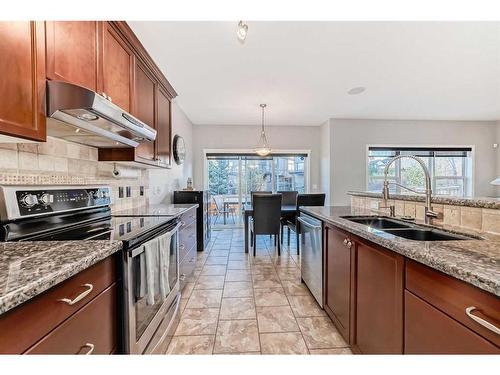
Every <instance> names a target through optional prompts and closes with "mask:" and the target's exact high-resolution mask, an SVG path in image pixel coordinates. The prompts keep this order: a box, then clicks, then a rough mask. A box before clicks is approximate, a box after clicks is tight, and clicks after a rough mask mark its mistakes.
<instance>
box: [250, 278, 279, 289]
mask: <svg viewBox="0 0 500 375" xmlns="http://www.w3.org/2000/svg"><path fill="white" fill-rule="evenodd" d="M253 287H254V288H255V289H262V288H266V289H267V288H279V287H281V282H280V281H279V280H275V279H266V280H254V282H253Z"/></svg>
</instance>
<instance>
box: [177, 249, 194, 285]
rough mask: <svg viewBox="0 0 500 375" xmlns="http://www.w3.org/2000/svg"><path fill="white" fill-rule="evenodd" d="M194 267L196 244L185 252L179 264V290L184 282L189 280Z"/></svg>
mask: <svg viewBox="0 0 500 375" xmlns="http://www.w3.org/2000/svg"><path fill="white" fill-rule="evenodd" d="M195 267H196V246H193V247H192V248H191V250H189V252H188V253H187V254H186V256H185V257H184V259H183V260H182V261H181V264H180V265H179V280H180V287H181V290H182V289H183V288H184V285H186V282H188V281H189V280H190V276H191V275H192V274H193V271H194V268H195Z"/></svg>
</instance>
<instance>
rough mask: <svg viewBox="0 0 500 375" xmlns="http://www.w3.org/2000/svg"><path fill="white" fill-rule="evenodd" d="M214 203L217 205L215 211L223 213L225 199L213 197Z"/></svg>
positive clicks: (217, 196)
mask: <svg viewBox="0 0 500 375" xmlns="http://www.w3.org/2000/svg"><path fill="white" fill-rule="evenodd" d="M212 198H213V200H214V203H215V209H216V210H217V211H219V212H221V211H222V210H223V209H224V208H223V206H224V198H223V197H222V196H220V195H214V196H213V197H212Z"/></svg>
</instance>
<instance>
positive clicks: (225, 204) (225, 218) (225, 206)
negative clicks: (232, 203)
mask: <svg viewBox="0 0 500 375" xmlns="http://www.w3.org/2000/svg"><path fill="white" fill-rule="evenodd" d="M226 221H227V202H224V225H226Z"/></svg>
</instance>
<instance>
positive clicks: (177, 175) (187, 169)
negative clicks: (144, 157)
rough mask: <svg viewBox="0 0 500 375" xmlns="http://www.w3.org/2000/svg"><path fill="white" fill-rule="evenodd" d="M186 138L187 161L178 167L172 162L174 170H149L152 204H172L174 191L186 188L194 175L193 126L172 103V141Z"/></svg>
mask: <svg viewBox="0 0 500 375" xmlns="http://www.w3.org/2000/svg"><path fill="white" fill-rule="evenodd" d="M176 134H178V135H180V136H181V137H183V138H184V142H185V144H186V160H185V161H184V163H183V164H181V165H177V164H176V163H175V161H173V160H172V169H167V170H158V169H150V170H149V186H150V192H151V196H150V203H151V204H157V203H161V202H163V203H171V202H172V195H173V191H174V190H178V189H182V188H184V187H186V180H187V178H188V177H192V174H193V124H192V123H191V121H190V120H189V119H188V118H187V116H186V115H185V114H184V112H183V111H182V109H181V108H180V107H179V106H178V105H177V103H176V102H175V101H174V102H173V103H172V139H173V136H174V135H176Z"/></svg>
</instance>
